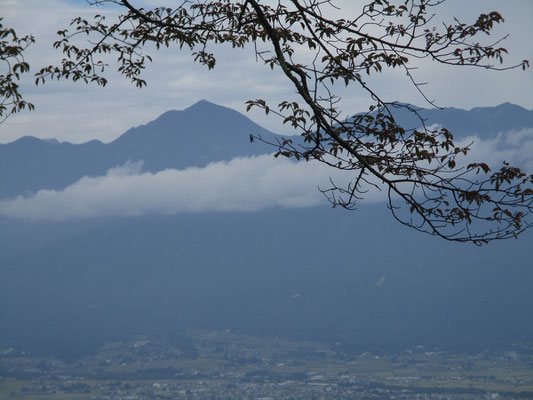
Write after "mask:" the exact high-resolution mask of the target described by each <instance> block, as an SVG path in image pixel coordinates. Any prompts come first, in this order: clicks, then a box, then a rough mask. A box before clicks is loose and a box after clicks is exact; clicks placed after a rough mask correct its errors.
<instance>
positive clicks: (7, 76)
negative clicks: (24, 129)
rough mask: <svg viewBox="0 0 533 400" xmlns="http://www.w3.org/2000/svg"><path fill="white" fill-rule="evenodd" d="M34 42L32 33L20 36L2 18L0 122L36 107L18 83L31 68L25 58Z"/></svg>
mask: <svg viewBox="0 0 533 400" xmlns="http://www.w3.org/2000/svg"><path fill="white" fill-rule="evenodd" d="M34 42H35V39H34V38H33V36H31V35H28V36H24V37H18V36H17V34H16V32H15V30H14V29H12V28H8V27H5V26H4V25H3V24H2V19H1V18H0V64H1V65H2V71H1V73H0V123H2V122H4V121H5V120H6V119H7V118H8V117H9V116H10V115H11V114H14V113H17V112H20V111H22V110H23V109H25V108H27V109H29V110H33V108H34V107H33V104H31V103H28V102H27V101H26V100H24V99H23V98H22V95H21V94H20V91H19V84H18V82H19V81H20V78H21V75H22V74H24V73H27V72H28V71H29V70H30V66H29V64H28V63H27V62H26V61H25V60H24V50H26V48H27V47H28V46H30V45H31V44H32V43H34Z"/></svg>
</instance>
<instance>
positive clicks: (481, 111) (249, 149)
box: [0, 100, 533, 199]
mask: <svg viewBox="0 0 533 400" xmlns="http://www.w3.org/2000/svg"><path fill="white" fill-rule="evenodd" d="M419 112H420V115H421V116H422V117H423V118H425V119H427V123H428V124H435V123H436V124H440V125H443V126H445V127H447V128H448V129H449V130H450V131H452V133H454V134H455V135H456V137H461V136H468V135H473V134H478V135H480V136H481V137H483V138H485V137H492V136H494V135H496V134H497V133H498V132H501V131H503V130H520V129H524V128H527V127H533V110H531V111H530V110H526V109H524V108H522V107H520V106H517V105H513V104H511V103H503V104H501V105H499V106H496V107H475V108H472V109H471V110H469V111H467V110H461V109H456V108H446V109H444V110H438V109H432V110H428V109H420V111H419ZM395 113H397V118H398V120H399V123H400V124H402V125H403V126H405V127H407V128H416V127H417V126H416V125H417V124H419V119H417V118H416V117H414V116H413V115H412V113H408V112H407V111H406V110H403V109H396V110H395ZM250 134H255V135H261V136H262V137H264V138H265V139H269V140H270V141H275V140H276V139H278V138H280V137H281V136H280V135H277V134H275V133H273V132H270V131H268V130H266V129H264V128H262V127H261V126H260V125H258V124H256V123H255V122H253V121H252V120H250V119H249V118H248V117H246V116H245V115H243V114H241V113H239V112H237V111H235V110H233V109H231V108H228V107H224V106H220V105H217V104H214V103H211V102H209V101H207V100H201V101H199V102H197V103H195V104H193V105H191V106H190V107H187V108H185V109H183V110H169V111H167V112H164V113H162V114H161V115H160V116H159V117H157V118H156V119H154V120H153V121H150V122H148V123H146V124H144V125H139V126H136V127H132V128H130V129H128V130H127V131H126V132H124V133H123V134H122V135H120V136H119V137H118V138H116V139H115V140H113V141H112V142H109V143H104V142H101V141H98V140H91V141H88V142H85V143H81V144H73V143H70V142H58V141H56V140H55V139H38V138H35V137H32V136H24V137H22V138H19V139H17V140H16V141H14V142H11V143H7V144H0V199H6V198H12V197H16V196H19V195H27V194H31V193H35V192H37V191H38V190H40V189H49V190H61V189H64V188H65V187H67V186H68V185H70V184H72V183H74V182H76V181H77V180H79V179H81V178H82V177H84V176H102V175H104V174H105V173H106V172H107V171H108V170H109V169H110V168H113V167H117V166H120V165H123V164H125V163H126V162H128V161H131V162H136V161H143V168H144V170H145V171H149V172H158V171H161V170H163V169H167V168H173V169H184V168H187V167H191V166H195V167H203V166H205V165H207V164H209V163H211V162H216V161H229V160H230V159H232V158H234V157H237V156H245V157H246V156H248V157H249V156H256V155H262V154H267V153H272V152H273V151H274V150H275V149H274V148H272V147H271V146H268V145H266V144H264V143H250V141H249V135H250Z"/></svg>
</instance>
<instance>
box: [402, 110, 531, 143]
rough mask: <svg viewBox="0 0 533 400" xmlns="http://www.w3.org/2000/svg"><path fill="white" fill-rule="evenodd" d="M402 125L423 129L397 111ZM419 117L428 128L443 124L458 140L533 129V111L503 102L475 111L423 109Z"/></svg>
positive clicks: (403, 113)
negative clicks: (471, 136)
mask: <svg viewBox="0 0 533 400" xmlns="http://www.w3.org/2000/svg"><path fill="white" fill-rule="evenodd" d="M393 113H394V115H395V117H396V118H397V121H398V122H399V124H400V125H402V126H403V127H405V128H407V129H412V128H417V127H419V126H420V120H419V119H418V118H417V117H416V116H415V115H413V113H411V112H409V111H407V110H406V109H405V108H396V109H393ZM419 115H420V117H422V118H423V119H425V120H426V124H427V125H432V124H439V125H442V126H443V127H445V128H446V129H448V130H449V131H450V132H452V133H453V134H454V136H456V137H464V136H469V135H477V136H479V137H481V138H490V137H493V136H495V135H496V134H498V133H500V132H506V131H518V130H522V129H526V128H532V127H533V110H526V109H525V108H522V107H520V106H517V105H514V104H511V103H503V104H500V105H499V106H496V107H476V108H472V109H471V110H462V109H458V108H453V107H449V108H444V109H436V108H433V109H424V108H420V109H419Z"/></svg>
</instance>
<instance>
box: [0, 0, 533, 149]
mask: <svg viewBox="0 0 533 400" xmlns="http://www.w3.org/2000/svg"><path fill="white" fill-rule="evenodd" d="M335 3H336V4H337V5H339V7H341V11H342V13H343V15H344V14H350V15H356V13H357V11H358V10H359V9H360V7H361V1H358V0H338V1H336V2H335ZM134 4H136V5H145V6H150V5H152V6H153V5H167V4H172V2H169V1H166V3H165V1H157V0H149V1H139V0H137V1H135V2H134ZM493 9H495V10H498V11H500V12H501V13H502V15H503V16H504V18H505V19H506V23H505V24H504V25H503V26H501V27H498V28H497V30H496V31H495V34H494V36H493V37H494V38H497V37H500V36H503V35H505V34H507V33H508V34H509V38H508V39H507V40H506V41H505V42H504V46H505V47H507V48H508V50H509V52H510V55H509V56H508V57H507V62H508V63H509V64H513V63H517V62H519V61H520V60H522V59H532V60H533V46H531V45H530V44H528V40H527V38H531V37H533V24H532V22H533V17H532V15H533V2H531V1H529V0H512V1H506V2H501V1H496V0H470V1H468V2H464V1H461V0H448V1H447V2H446V3H445V4H444V5H443V6H442V11H441V14H440V16H442V18H444V19H449V18H450V17H452V16H454V15H459V16H460V17H461V18H464V19H465V20H467V21H470V20H474V18H475V16H477V15H478V14H479V12H482V11H483V12H487V11H491V10H493ZM115 12H117V11H116V10H115V9H109V8H97V7H91V6H89V5H88V4H87V3H86V2H85V1H83V0H70V1H67V0H47V1H42V0H0V15H3V16H4V21H3V23H4V25H6V26H12V27H14V28H15V29H16V30H17V33H18V34H19V35H23V34H29V33H31V34H33V35H34V36H35V37H36V40H37V43H36V44H35V45H34V46H32V47H31V48H30V49H28V50H27V60H28V61H29V62H30V65H31V66H32V71H31V72H32V74H30V75H29V76H27V77H26V79H24V80H23V82H22V84H21V92H22V94H23V95H24V97H25V98H26V99H27V100H28V101H30V102H32V103H33V104H34V105H35V107H36V109H35V111H33V112H23V113H20V114H17V115H14V116H12V117H10V118H9V119H8V120H7V121H6V122H4V123H3V124H2V125H0V143H8V142H11V141H13V140H16V139H17V138H20V137H22V136H27V135H30V136H36V137H40V138H56V139H58V140H60V141H70V142H72V143H82V142H85V141H88V140H91V139H98V140H101V141H104V142H109V141H112V140H113V139H115V138H116V137H118V136H119V135H120V134H122V133H123V132H125V131H126V130H127V129H129V128H130V127H132V126H138V125H141V124H145V123H147V122H149V121H151V120H153V119H155V118H156V117H158V116H159V115H160V114H162V113H163V112H165V111H168V110H170V109H184V108H186V107H188V106H190V105H191V104H193V103H195V102H196V101H198V100H201V99H206V100H209V101H211V102H214V103H217V104H221V105H224V106H227V107H231V108H234V109H236V110H238V111H240V112H243V113H245V108H246V106H245V102H246V100H249V99H256V98H263V99H265V100H268V101H269V102H271V104H277V103H278V102H279V101H281V100H282V99H285V98H289V99H291V98H292V99H294V98H295V94H294V90H293V88H292V87H291V85H290V84H289V83H288V82H287V80H286V78H284V77H283V76H282V75H281V73H279V71H271V70H270V68H268V67H265V66H264V65H263V64H261V63H257V62H256V60H255V57H254V54H253V52H252V49H248V50H244V51H243V50H233V49H231V48H226V47H224V48H221V49H220V50H217V55H218V61H217V66H216V68H215V70H214V71H207V69H206V68H205V67H203V66H200V65H198V64H195V63H193V61H192V59H191V57H190V55H189V54H188V53H187V52H180V51H179V50H178V49H176V48H171V49H169V50H165V51H158V52H154V53H153V54H152V55H153V57H154V62H153V63H151V64H150V65H148V66H147V69H146V73H145V74H144V76H143V77H144V78H145V79H146V80H147V81H148V87H146V88H143V89H142V90H140V89H138V88H136V87H134V86H133V85H132V84H131V83H130V82H129V81H128V80H127V79H126V78H124V77H121V76H119V75H118V74H117V73H112V72H111V73H109V74H107V75H106V76H107V77H108V79H109V84H108V85H107V86H106V87H105V88H102V87H97V86H95V85H85V84H83V83H72V82H67V81H61V82H48V83H47V84H46V85H44V86H38V87H35V85H34V84H33V81H34V79H33V78H32V75H33V73H35V72H37V71H38V70H39V69H40V68H41V67H42V66H45V65H49V64H52V63H57V61H58V60H60V59H61V54H60V53H59V52H57V51H54V49H53V48H52V46H51V44H52V43H53V42H54V40H56V39H57V36H56V34H55V32H56V31H57V30H59V29H62V28H65V27H67V26H68V23H69V21H70V20H71V18H72V17H74V16H78V15H80V16H85V17H91V16H92V15H94V14H95V13H105V14H109V15H110V16H112V14H113V13H115ZM426 64H427V63H422V64H420V68H419V70H417V71H415V72H416V74H417V75H416V76H417V79H418V81H420V82H428V84H427V85H425V86H424V90H425V93H426V94H427V96H428V97H429V98H430V99H432V100H435V101H436V103H437V104H438V105H439V106H454V107H459V108H465V109H470V108H473V107H478V106H494V105H497V104H501V103H503V102H512V103H514V104H518V105H521V106H523V107H525V108H527V109H533V96H531V89H532V88H533V68H532V69H529V70H527V71H525V72H523V71H519V70H515V71H506V72H494V71H485V70H480V69H472V68H447V67H442V66H435V65H426ZM368 82H369V84H371V85H372V87H373V88H375V89H376V91H377V92H378V93H380V95H381V96H382V97H383V98H385V99H386V100H399V101H404V102H410V103H412V104H416V105H419V106H422V107H429V105H428V104H427V103H425V101H424V99H423V98H422V97H421V96H420V95H419V94H418V93H417V92H416V90H414V88H413V87H412V85H411V84H410V83H409V81H408V79H406V77H405V76H404V75H403V74H401V73H390V72H386V73H383V74H380V75H377V76H376V77H374V78H370V79H369V81H368ZM340 93H341V94H342V96H343V103H342V110H343V112H344V113H346V115H348V114H353V113H355V112H359V111H362V110H365V109H366V108H367V106H368V105H369V100H368V98H367V97H366V95H364V94H363V93H361V92H359V91H358V90H354V89H350V90H349V91H346V90H344V91H341V92H340ZM247 115H248V116H249V117H250V118H252V119H253V120H254V121H256V122H257V123H259V124H260V125H262V126H264V127H266V128H267V129H270V130H271V131H274V132H278V133H284V134H287V133H290V131H288V130H287V128H286V127H284V126H282V124H281V123H280V120H278V119H276V118H272V117H266V116H264V114H263V113H262V112H260V111H255V112H251V113H248V114H247Z"/></svg>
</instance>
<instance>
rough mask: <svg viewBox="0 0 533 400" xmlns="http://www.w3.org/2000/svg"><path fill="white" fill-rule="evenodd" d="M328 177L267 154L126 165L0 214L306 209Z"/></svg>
mask: <svg viewBox="0 0 533 400" xmlns="http://www.w3.org/2000/svg"><path fill="white" fill-rule="evenodd" d="M330 173H331V171H330V169H329V168H327V167H325V166H324V165H320V164H317V163H303V162H300V163H295V162H292V161H289V160H287V159H274V157H273V156H271V155H265V156H259V157H254V158H235V159H233V160H231V161H229V162H217V163H213V164H209V165H208V166H206V167H205V168H188V169H185V170H175V169H167V170H164V171H160V172H158V173H149V172H144V173H142V172H141V165H139V164H126V165H124V166H122V167H120V168H114V169H111V170H109V171H108V173H107V174H106V175H105V176H102V177H84V178H82V179H80V180H79V181H78V182H76V183H74V184H72V185H71V186H69V187H67V188H66V189H64V190H62V191H54V190H41V191H39V192H37V193H36V194H35V195H33V196H31V197H22V196H20V197H18V198H15V199H12V200H6V201H3V202H0V214H1V215H4V216H9V217H14V218H23V219H30V220H39V219H52V220H64V219H69V218H87V217H99V216H110V215H113V216H136V215H143V214H151V213H159V214H176V213H182V212H202V211H254V210H259V209H263V208H268V207H287V208H293V207H309V206H315V205H318V204H321V203H324V202H325V199H324V197H323V196H322V194H321V193H320V192H319V191H318V190H317V186H318V185H320V184H323V185H327V184H328V182H329V179H328V178H329V175H330ZM339 178H343V177H342V176H339ZM344 179H347V176H346V174H344Z"/></svg>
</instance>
